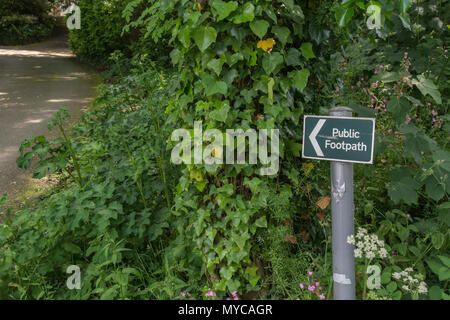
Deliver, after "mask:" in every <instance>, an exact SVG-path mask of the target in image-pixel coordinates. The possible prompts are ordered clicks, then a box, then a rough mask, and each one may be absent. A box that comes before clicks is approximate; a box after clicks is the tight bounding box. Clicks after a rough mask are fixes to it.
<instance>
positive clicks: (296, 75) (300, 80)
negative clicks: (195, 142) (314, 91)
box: [290, 69, 310, 92]
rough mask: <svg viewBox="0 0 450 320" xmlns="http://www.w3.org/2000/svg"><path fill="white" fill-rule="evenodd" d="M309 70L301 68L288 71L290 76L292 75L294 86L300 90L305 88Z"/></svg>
mask: <svg viewBox="0 0 450 320" xmlns="http://www.w3.org/2000/svg"><path fill="white" fill-rule="evenodd" d="M309 74H310V73H309V70H308V69H302V70H300V71H293V72H291V73H290V76H292V78H293V80H294V86H295V87H296V88H297V89H298V90H299V91H300V92H302V91H303V89H305V88H306V85H307V84H308V78H309Z"/></svg>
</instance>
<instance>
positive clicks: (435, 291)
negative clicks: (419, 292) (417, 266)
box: [428, 286, 442, 300]
mask: <svg viewBox="0 0 450 320" xmlns="http://www.w3.org/2000/svg"><path fill="white" fill-rule="evenodd" d="M428 296H429V297H430V300H441V299H442V289H441V288H439V286H432V287H431V288H430V290H429V291H428Z"/></svg>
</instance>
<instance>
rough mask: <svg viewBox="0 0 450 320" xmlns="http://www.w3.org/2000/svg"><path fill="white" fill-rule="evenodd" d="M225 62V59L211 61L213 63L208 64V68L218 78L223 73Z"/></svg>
mask: <svg viewBox="0 0 450 320" xmlns="http://www.w3.org/2000/svg"><path fill="white" fill-rule="evenodd" d="M224 62H225V61H224V59H211V61H209V62H208V64H207V66H208V68H209V69H211V70H213V71H214V72H215V73H216V75H217V76H219V75H220V73H221V72H222V66H223V64H224Z"/></svg>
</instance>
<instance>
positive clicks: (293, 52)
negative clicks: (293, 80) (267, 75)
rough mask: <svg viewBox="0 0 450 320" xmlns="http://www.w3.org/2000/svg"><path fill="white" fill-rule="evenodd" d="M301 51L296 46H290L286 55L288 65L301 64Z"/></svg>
mask: <svg viewBox="0 0 450 320" xmlns="http://www.w3.org/2000/svg"><path fill="white" fill-rule="evenodd" d="M300 57H301V54H300V51H298V50H297V49H295V48H290V49H289V50H288V52H287V55H286V65H288V66H298V65H300V64H301V62H300Z"/></svg>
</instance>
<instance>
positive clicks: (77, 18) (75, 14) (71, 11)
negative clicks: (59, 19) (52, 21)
mask: <svg viewBox="0 0 450 320" xmlns="http://www.w3.org/2000/svg"><path fill="white" fill-rule="evenodd" d="M63 14H64V15H70V16H69V17H68V18H67V22H66V25H67V28H68V29H69V30H74V29H77V30H79V29H81V9H80V7H79V6H77V5H76V4H75V3H72V4H71V5H70V7H69V8H67V10H66V11H64V12H63Z"/></svg>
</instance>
